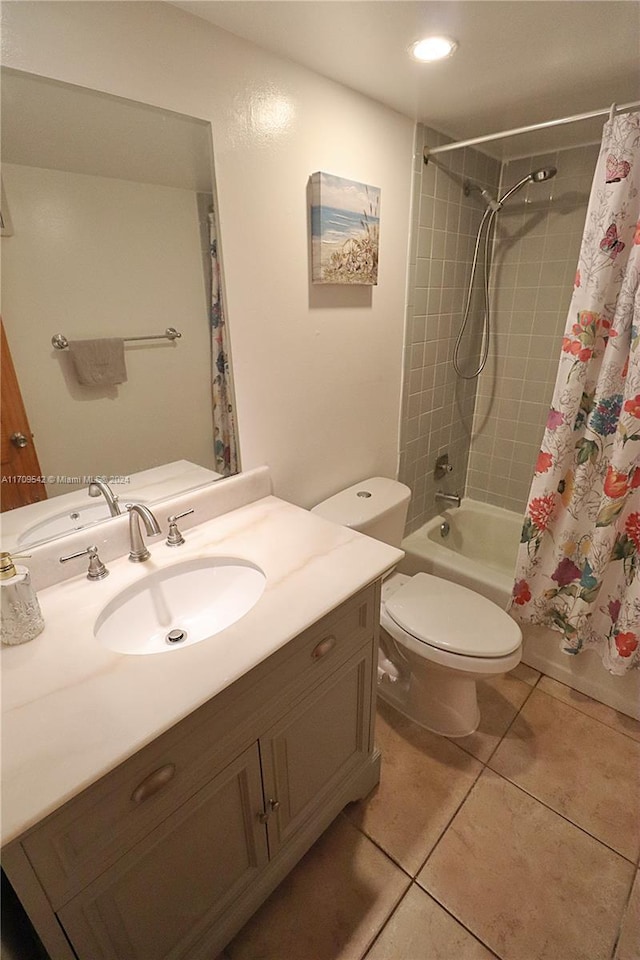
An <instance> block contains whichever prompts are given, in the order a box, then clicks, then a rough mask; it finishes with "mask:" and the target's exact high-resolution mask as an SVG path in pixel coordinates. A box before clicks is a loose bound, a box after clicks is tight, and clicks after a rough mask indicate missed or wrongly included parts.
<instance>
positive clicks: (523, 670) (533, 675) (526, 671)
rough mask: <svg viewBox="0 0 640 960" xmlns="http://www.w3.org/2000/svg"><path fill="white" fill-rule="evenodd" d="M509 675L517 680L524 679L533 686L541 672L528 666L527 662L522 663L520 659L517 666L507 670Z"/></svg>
mask: <svg viewBox="0 0 640 960" xmlns="http://www.w3.org/2000/svg"><path fill="white" fill-rule="evenodd" d="M509 676H510V677H516V678H517V679H518V680H524V682H525V683H528V684H529V686H530V687H535V685H536V683H537V682H538V680H539V679H540V677H541V676H542V674H541V673H540V671H539V670H534V669H533V667H530V666H529V664H528V663H522V661H520V663H519V664H518V666H517V667H514V668H513V670H511V671H510V672H509Z"/></svg>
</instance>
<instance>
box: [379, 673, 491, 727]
mask: <svg viewBox="0 0 640 960" xmlns="http://www.w3.org/2000/svg"><path fill="white" fill-rule="evenodd" d="M451 673H452V671H450V670H438V669H437V667H436V668H435V669H433V668H432V669H429V670H427V671H424V672H423V675H422V676H420V677H416V675H415V674H413V673H412V674H411V676H410V678H409V679H408V680H405V681H403V680H398V681H396V682H395V683H390V682H389V681H388V680H386V679H383V680H382V682H381V683H379V684H378V696H379V697H380V699H381V700H384V701H385V702H386V703H388V704H390V706H392V707H395V709H396V710H398V711H399V712H400V713H402V714H404V716H405V717H407V718H408V719H409V720H413V721H414V723H417V724H418V725H419V726H421V727H424V728H425V729H426V730H430V731H431V732H432V733H437V734H439V735H440V736H442V737H468V736H469V735H470V734H472V733H475V731H476V730H477V729H478V725H479V723H480V709H479V707H478V692H477V686H476V681H475V679H472V678H470V677H464V676H462V677H456V676H450V674H451Z"/></svg>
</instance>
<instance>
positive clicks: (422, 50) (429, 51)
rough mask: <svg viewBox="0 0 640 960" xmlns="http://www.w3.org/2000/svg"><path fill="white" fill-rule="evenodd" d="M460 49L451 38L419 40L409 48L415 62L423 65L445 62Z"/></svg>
mask: <svg viewBox="0 0 640 960" xmlns="http://www.w3.org/2000/svg"><path fill="white" fill-rule="evenodd" d="M457 49H458V44H457V42H456V41H455V40H452V39H451V37H425V38H424V40H417V41H416V43H412V44H411V46H410V47H409V53H410V54H411V56H412V57H413V58H414V60H420V62H421V63H430V62H431V61H432V60H443V59H444V58H445V57H450V56H451V54H452V53H454V52H455V51H456V50H457Z"/></svg>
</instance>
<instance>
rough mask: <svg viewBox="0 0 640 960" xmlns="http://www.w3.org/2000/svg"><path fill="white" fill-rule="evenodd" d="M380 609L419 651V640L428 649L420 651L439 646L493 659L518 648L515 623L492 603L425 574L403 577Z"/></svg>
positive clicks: (426, 653) (519, 638)
mask: <svg viewBox="0 0 640 960" xmlns="http://www.w3.org/2000/svg"><path fill="white" fill-rule="evenodd" d="M384 611H385V612H386V614H387V615H388V617H389V618H390V620H391V621H392V623H393V624H395V625H396V627H399V628H400V629H401V630H402V631H403V632H404V633H405V634H408V635H409V637H411V638H412V639H413V640H414V643H412V644H411V647H412V648H413V649H414V650H415V652H420V649H421V648H420V646H419V645H420V644H423V645H424V647H426V648H432V652H431V653H430V652H429V650H427V649H424V650H423V656H431V657H433V655H434V654H435V652H436V651H440V652H442V653H445V654H446V653H449V654H453V655H456V656H463V657H469V658H473V657H475V658H479V659H482V660H485V659H487V660H495V659H499V658H503V657H508V656H509V655H510V654H512V653H514V652H515V651H516V650H519V648H520V644H521V642H522V634H521V632H520V628H519V627H518V625H517V624H516V622H515V621H514V620H512V619H511V617H510V616H509V615H508V614H507V613H505V612H504V610H501V609H500V607H498V606H497V605H496V604H495V603H492V602H491V601H490V600H487V599H486V597H483V596H481V595H480V594H478V593H475V592H474V591H473V590H469V589H467V587H463V586H461V585H460V584H458V583H453V582H451V581H449V580H443V579H441V578H440V577H434V576H432V575H431V574H428V573H416V574H414V576H412V577H410V578H409V579H407V580H406V581H405V582H404V583H403V584H402V585H401V586H399V587H398V589H397V590H395V591H394V592H393V593H392V594H391V596H389V597H388V598H387V599H386V600H385V602H384ZM390 632H391V633H396V631H395V630H391V631H390ZM398 639H399V638H398ZM415 641H417V642H418V643H417V644H416V643H415ZM436 659H440V658H439V657H436Z"/></svg>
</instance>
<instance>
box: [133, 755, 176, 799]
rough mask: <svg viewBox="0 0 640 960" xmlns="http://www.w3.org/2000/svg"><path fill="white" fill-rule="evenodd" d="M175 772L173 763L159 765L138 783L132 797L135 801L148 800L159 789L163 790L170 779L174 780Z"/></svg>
mask: <svg viewBox="0 0 640 960" xmlns="http://www.w3.org/2000/svg"><path fill="white" fill-rule="evenodd" d="M175 772H176V768H175V765H174V764H173V763H166V764H165V765H164V767H159V769H158V770H154V771H153V773H150V774H149V776H148V777H145V779H144V780H143V781H142V783H139V784H138V786H137V787H136V788H135V790H134V791H133V793H132V794H131V799H132V800H133V802H134V803H143V802H144V801H145V800H148V799H149V797H152V796H153V795H154V793H157V792H158V790H162V788H163V787H164V786H165V785H166V784H167V783H169V781H170V780H173V777H174V776H175Z"/></svg>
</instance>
